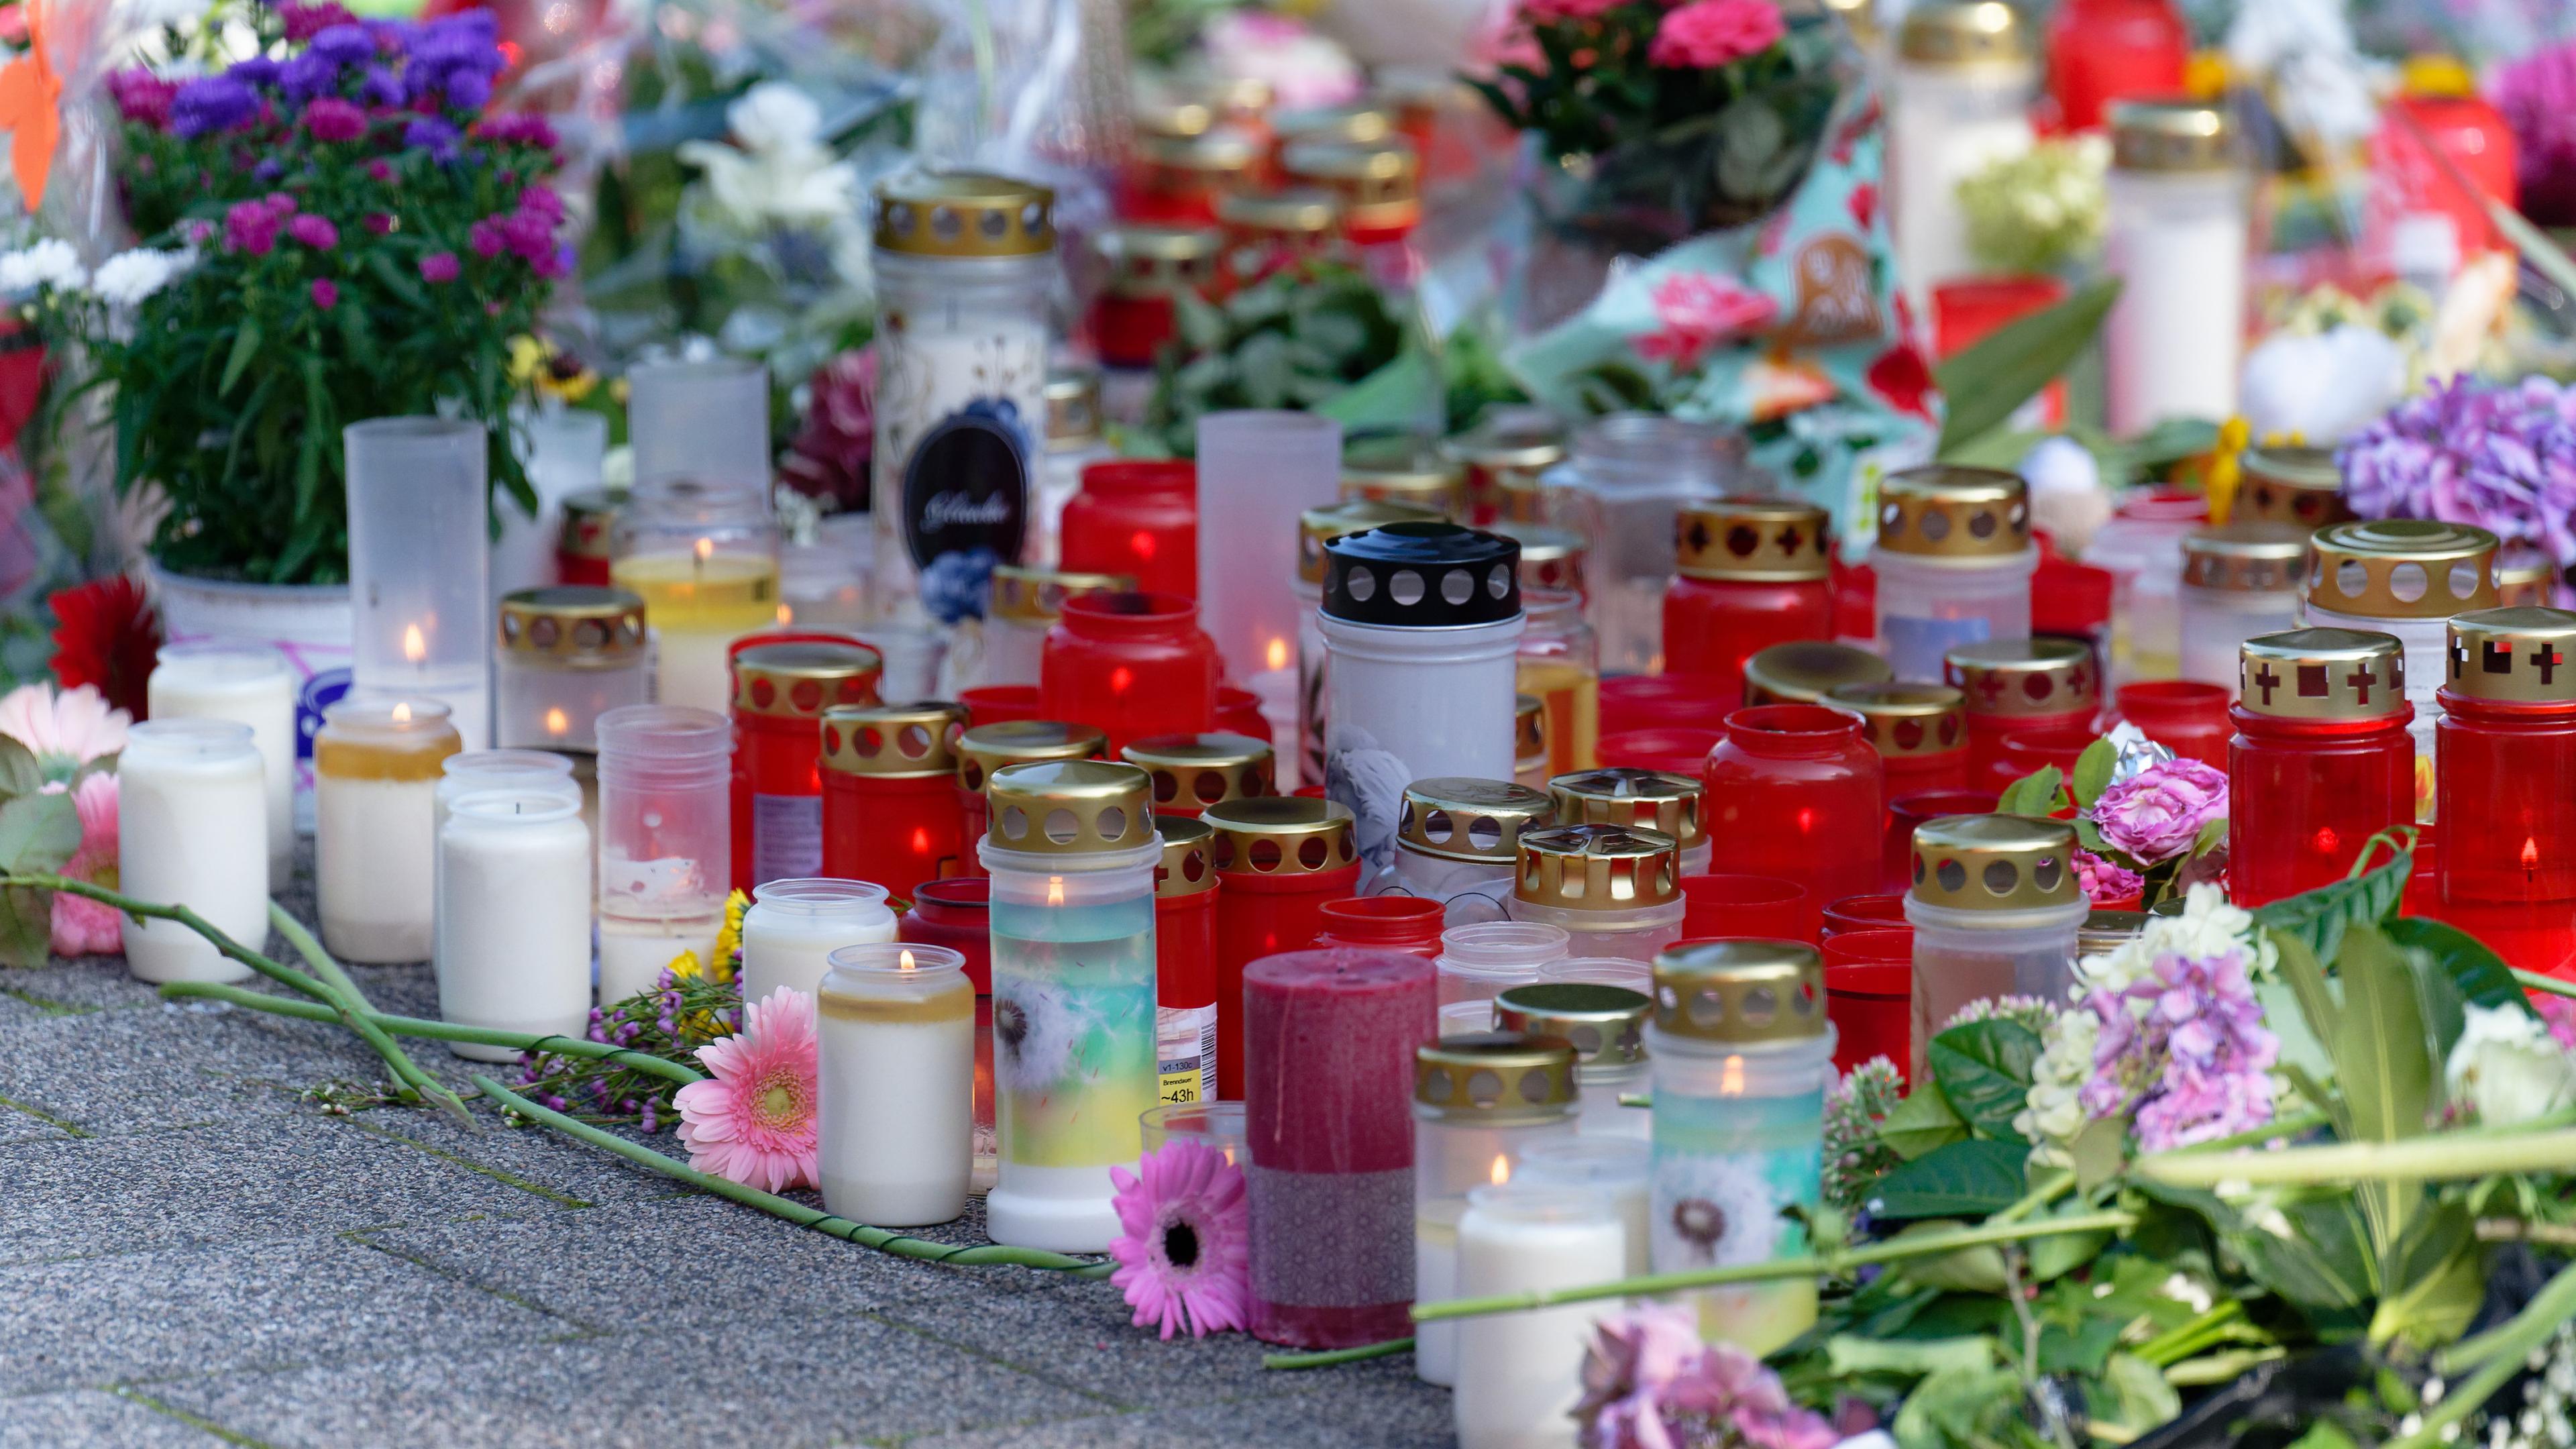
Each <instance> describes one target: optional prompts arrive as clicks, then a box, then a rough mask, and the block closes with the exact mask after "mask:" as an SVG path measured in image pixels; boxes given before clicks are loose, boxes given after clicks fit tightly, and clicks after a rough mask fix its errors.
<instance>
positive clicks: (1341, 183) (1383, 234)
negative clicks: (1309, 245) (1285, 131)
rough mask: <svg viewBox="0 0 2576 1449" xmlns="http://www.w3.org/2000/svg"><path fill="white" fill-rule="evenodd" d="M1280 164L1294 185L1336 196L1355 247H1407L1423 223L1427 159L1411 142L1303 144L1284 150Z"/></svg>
mask: <svg viewBox="0 0 2576 1449" xmlns="http://www.w3.org/2000/svg"><path fill="white" fill-rule="evenodd" d="M1279 161H1280V170H1281V171H1283V172H1285V173H1286V174H1287V177H1288V179H1289V180H1290V181H1291V182H1293V183H1294V184H1296V185H1299V186H1311V187H1315V188H1317V189H1319V190H1322V191H1327V192H1330V193H1332V196H1333V199H1334V200H1335V201H1336V202H1338V203H1339V204H1340V207H1341V224H1342V239H1343V240H1344V241H1347V242H1349V243H1350V244H1351V245H1352V246H1355V247H1361V248H1367V247H1382V246H1389V245H1392V244H1395V243H1398V242H1402V241H1403V240H1404V239H1405V238H1407V237H1409V236H1411V235H1413V229H1414V228H1415V227H1417V226H1419V225H1421V224H1422V160H1421V157H1420V156H1419V155H1418V154H1416V153H1415V151H1414V149H1413V147H1412V146H1411V145H1410V144H1409V143H1407V142H1404V141H1396V140H1386V141H1378V142H1373V143H1361V144H1356V145H1352V144H1343V143H1340V142H1331V141H1322V142H1317V141H1308V142H1300V143H1298V144H1296V145H1291V146H1288V147H1285V148H1284V149H1282V151H1281V152H1280V157H1279Z"/></svg>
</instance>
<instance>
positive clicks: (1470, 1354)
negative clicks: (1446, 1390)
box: [1450, 1185, 1627, 1449]
mask: <svg viewBox="0 0 2576 1449" xmlns="http://www.w3.org/2000/svg"><path fill="white" fill-rule="evenodd" d="M1626 1264H1627V1229H1626V1226H1625V1224H1624V1223H1623V1222H1622V1220H1621V1215H1620V1212H1619V1209H1618V1207H1617V1205H1616V1204H1615V1203H1614V1202H1613V1201H1612V1199H1611V1198H1610V1196H1609V1195H1608V1194H1607V1193H1603V1192H1598V1191H1595V1190H1593V1189H1591V1188H1578V1187H1538V1186H1525V1185H1500V1186H1494V1187H1481V1188H1478V1189H1476V1190H1475V1191H1474V1192H1472V1193H1470V1194H1468V1196H1467V1211H1466V1215H1465V1216H1463V1217H1461V1218H1460V1219H1459V1220H1458V1294H1459V1296H1460V1297H1462V1298H1466V1297H1479V1298H1480V1297H1485V1296H1488V1295H1495V1294H1505V1293H1517V1292H1526V1291H1529V1290H1532V1289H1544V1288H1575V1287H1580V1286H1582V1285H1585V1284H1589V1283H1606V1282H1609V1281H1610V1280H1612V1279H1614V1278H1616V1277H1618V1276H1619V1274H1620V1273H1621V1271H1622V1270H1623V1269H1624V1268H1625V1266H1626ZM1596 1316H1597V1310H1596V1309H1595V1308H1594V1306H1593V1305H1591V1304H1586V1303H1569V1304H1563V1305H1560V1306H1558V1307H1555V1308H1540V1309H1535V1310H1532V1311H1530V1312H1526V1313H1493V1314H1485V1315H1482V1316H1479V1317H1475V1318H1469V1319H1465V1320H1463V1321H1461V1322H1460V1323H1458V1324H1457V1325H1456V1326H1457V1331H1458V1392H1457V1393H1456V1394H1454V1395H1452V1396H1451V1400H1450V1402H1451V1414H1452V1418H1453V1419H1454V1421H1455V1423H1456V1426H1457V1430H1458V1446H1459V1449H1554V1446H1556V1445H1558V1444H1561V1443H1562V1442H1564V1440H1565V1437H1566V1433H1565V1425H1566V1420H1567V1419H1568V1418H1569V1417H1570V1416H1571V1415H1572V1414H1573V1412H1574V1406H1575V1405H1576V1404H1577V1403H1578V1402H1580V1401H1581V1400H1582V1398H1583V1362H1584V1350H1585V1348H1586V1347H1587V1346H1589V1345H1590V1344H1591V1342H1592V1340H1593V1332H1594V1330H1593V1320H1594V1318H1595V1317H1596Z"/></svg>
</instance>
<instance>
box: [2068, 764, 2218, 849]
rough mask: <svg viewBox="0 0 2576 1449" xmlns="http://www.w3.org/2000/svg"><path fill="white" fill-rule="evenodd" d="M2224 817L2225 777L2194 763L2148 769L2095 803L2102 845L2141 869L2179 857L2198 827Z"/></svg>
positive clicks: (2107, 791)
mask: <svg viewBox="0 0 2576 1449" xmlns="http://www.w3.org/2000/svg"><path fill="white" fill-rule="evenodd" d="M2226 818H2227V776H2226V775H2225V774H2223V773H2221V772H2220V771H2218V770H2214V769H2212V768H2210V767H2209V766H2207V765H2204V764H2202V763H2201V762H2200V761H2198V760H2184V759H2173V760H2166V761H2164V762H2163V763H2161V764H2155V765H2149V766H2148V767H2147V768H2145V769H2143V770H2140V771H2139V772H2138V773H2136V774H2134V775H2132V776H2130V777H2129V778H2128V779H2126V780H2123V781H2121V782H2120V783H2119V784H2117V785H2114V786H2112V787H2111V788H2109V789H2107V790H2105V791H2103V792H2102V798H2101V799H2099V800H2096V801H2094V802H2093V824H2094V827H2095V828H2096V829H2098V830H2100V831H2101V832H2102V843H2103V844H2105V845H2108V846H2110V847H2111V848H2112V849H2113V850H2116V851H2119V852H2120V853H2121V854H2123V855H2126V856H2128V857H2129V858H2130V859H2131V860H2134V861H2137V862H2139V863H2140V864H2142V865H2157V864H2161V863H2162V862H2164V861H2168V860H2171V859H2173V858H2174V857H2175V856H2178V855H2181V854H2183V853H2184V852H2185V851H2188V850H2190V849H2191V843H2192V841H2193V840H2194V839H2195V838H2197V837H2198V836H2199V834H2200V831H2201V827H2202V826H2204V825H2207V824H2208V823H2209V822H2211V821H2213V820H2224V819H2226Z"/></svg>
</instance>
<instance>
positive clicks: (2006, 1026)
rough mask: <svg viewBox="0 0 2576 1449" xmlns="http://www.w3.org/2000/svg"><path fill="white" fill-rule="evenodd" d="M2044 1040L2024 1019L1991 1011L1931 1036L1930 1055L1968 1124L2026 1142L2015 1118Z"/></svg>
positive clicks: (1936, 1078) (1934, 1071) (1938, 1079)
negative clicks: (2010, 1018)
mask: <svg viewBox="0 0 2576 1449" xmlns="http://www.w3.org/2000/svg"><path fill="white" fill-rule="evenodd" d="M2041 1045H2042V1043H2041V1042H2040V1039H2039V1033H2037V1032H2035V1031H2032V1030H2031V1029H2030V1028H2029V1027H2026V1026H2024V1025H2022V1024H2021V1023H2020V1022H2017V1021H2008V1020H2005V1019H2004V1018H2001V1017H1990V1018H1988V1019H1986V1020H1984V1021H1979V1022H1971V1023H1970V1024H1968V1025H1966V1026H1954V1027H1952V1028H1950V1029H1949V1030H1948V1031H1945V1032H1943V1033H1941V1034H1940V1035H1939V1036H1936V1037H1934V1038H1932V1046H1931V1049H1930V1051H1929V1052H1928V1053H1927V1054H1926V1056H1927V1060H1928V1062H1929V1065H1930V1066H1931V1068H1932V1079H1933V1080H1934V1081H1936V1082H1938V1083H1939V1084H1940V1086H1941V1095H1942V1096H1943V1097H1946V1098H1948V1099H1949V1102H1950V1108H1951V1110H1952V1111H1954V1112H1956V1113H1958V1114H1959V1116H1960V1117H1961V1118H1962V1119H1963V1120H1964V1121H1966V1122H1967V1124H1968V1126H1969V1127H1970V1129H1972V1130H1973V1131H1975V1132H1976V1134H1977V1135H1978V1136H1980V1137H1992V1138H1996V1139H1998V1140H2007V1141H2012V1142H2022V1140H2023V1139H2022V1137H2021V1134H2020V1133H2018V1132H2015V1131H2014V1130H2013V1125H2012V1121H2013V1118H2014V1117H2016V1116H2018V1115H2020V1113H2021V1110H2022V1108H2023V1107H2024V1106H2026V1105H2027V1104H2028V1101H2029V1098H2030V1073H2031V1065H2032V1064H2033V1063H2034V1062H2037V1061H2038V1060H2039V1053H2040V1048H2041ZM2024 1145H2025V1146H2026V1145H2027V1144H2026V1143H2025V1144H2024Z"/></svg>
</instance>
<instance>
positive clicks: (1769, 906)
mask: <svg viewBox="0 0 2576 1449" xmlns="http://www.w3.org/2000/svg"><path fill="white" fill-rule="evenodd" d="M1715 936H1751V937H1753V938H1755V939H1757V940H1765V941H1812V940H1814V939H1815V937H1816V901H1815V899H1814V898H1813V897H1811V896H1809V895H1808V894H1807V888H1806V887H1805V886H1802V885H1800V884H1798V883H1797V882H1796V881H1793V880H1782V879H1780V878H1779V877H1778V876H1771V875H1686V876H1683V877H1682V939H1683V940H1685V941H1697V940H1705V939H1708V938H1710V937H1715Z"/></svg>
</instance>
